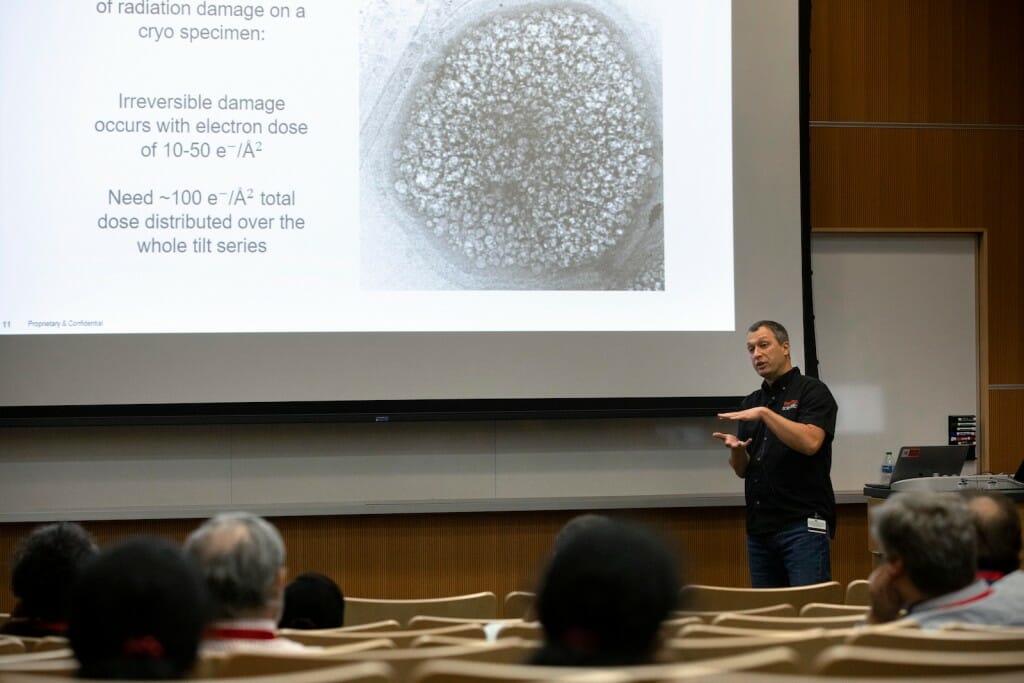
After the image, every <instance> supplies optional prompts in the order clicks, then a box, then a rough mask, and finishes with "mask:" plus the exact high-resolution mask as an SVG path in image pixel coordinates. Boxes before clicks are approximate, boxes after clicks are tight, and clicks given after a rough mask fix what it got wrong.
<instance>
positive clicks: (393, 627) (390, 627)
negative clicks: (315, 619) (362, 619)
mask: <svg viewBox="0 0 1024 683" xmlns="http://www.w3.org/2000/svg"><path fill="white" fill-rule="evenodd" d="M312 630H324V631H344V632H355V631H358V632H360V633H366V632H370V631H374V632H376V631H401V630H402V625H401V624H400V623H398V622H397V621H395V620H394V619H383V620H381V621H371V622H368V623H366V624H356V625H355V626H340V627H338V628H332V629H312Z"/></svg>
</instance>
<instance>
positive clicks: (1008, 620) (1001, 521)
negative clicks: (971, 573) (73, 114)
mask: <svg viewBox="0 0 1024 683" xmlns="http://www.w3.org/2000/svg"><path fill="white" fill-rule="evenodd" d="M964 493H965V494H966V496H967V505H968V506H969V507H970V510H971V516H972V518H973V519H974V528H975V530H976V532H977V534H978V574H979V576H981V577H982V578H984V579H985V580H986V581H989V582H990V583H991V585H992V590H993V591H994V592H995V597H994V600H993V603H992V604H991V605H990V604H989V603H988V602H985V603H984V604H981V605H979V606H978V607H979V609H982V608H984V609H985V610H986V611H989V610H990V609H992V608H995V607H997V608H998V609H997V610H995V611H996V615H995V617H993V618H992V619H991V621H993V622H996V623H1000V624H1002V625H1004V626H1024V570H1021V568H1020V554H1021V521H1020V511H1019V510H1018V509H1017V506H1016V504H1014V502H1013V501H1012V500H1010V497H1009V496H1007V495H1006V494H1003V493H1000V492H999V491H985V490H978V489H972V490H969V491H965V492H964Z"/></svg>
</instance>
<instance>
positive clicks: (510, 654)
mask: <svg viewBox="0 0 1024 683" xmlns="http://www.w3.org/2000/svg"><path fill="white" fill-rule="evenodd" d="M536 649H537V644H536V643H533V642H529V641H525V640H520V639H518V638H504V639H500V640H496V641H494V642H490V643H488V642H477V643H472V644H468V645H446V646H438V647H417V648H407V649H396V650H373V651H370V652H365V653H357V654H351V655H329V656H328V658H329V659H330V660H332V661H374V662H383V663H385V664H387V665H389V666H390V667H391V668H392V669H393V670H394V672H395V678H396V680H397V681H406V680H408V677H409V675H410V673H411V672H412V671H413V670H414V669H415V668H416V667H417V666H419V665H420V664H423V663H424V662H428V661H433V660H439V659H445V660H465V661H475V662H497V663H501V664H511V663H519V662H524V661H526V660H527V659H528V658H529V656H530V654H531V653H532V652H533V651H534V650H536Z"/></svg>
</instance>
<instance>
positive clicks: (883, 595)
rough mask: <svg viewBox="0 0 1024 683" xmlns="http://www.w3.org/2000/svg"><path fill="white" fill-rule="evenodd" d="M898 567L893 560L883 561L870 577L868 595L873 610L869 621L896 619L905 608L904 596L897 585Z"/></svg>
mask: <svg viewBox="0 0 1024 683" xmlns="http://www.w3.org/2000/svg"><path fill="white" fill-rule="evenodd" d="M897 575H898V567H897V566H896V565H895V564H894V563H892V562H882V564H880V565H878V566H877V567H875V570H874V571H872V572H871V576H869V577H868V595H869V596H870V598H871V611H870V612H868V623H872V624H884V623H887V622H890V621H895V620H896V619H898V618H899V616H900V611H901V610H902V609H903V598H902V597H901V596H900V592H899V590H898V588H897V586H896V578H897Z"/></svg>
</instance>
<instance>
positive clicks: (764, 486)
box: [713, 320, 838, 588]
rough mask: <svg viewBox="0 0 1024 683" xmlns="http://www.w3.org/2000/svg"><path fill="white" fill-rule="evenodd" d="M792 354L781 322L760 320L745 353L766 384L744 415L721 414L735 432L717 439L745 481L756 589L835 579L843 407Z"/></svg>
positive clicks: (745, 406)
mask: <svg viewBox="0 0 1024 683" xmlns="http://www.w3.org/2000/svg"><path fill="white" fill-rule="evenodd" d="M789 348H790V347H789V333H788V332H787V331H786V328H785V327H783V326H782V325H780V324H779V323H777V322H774V321H771V320H760V321H758V322H756V323H754V324H753V325H751V326H750V327H749V328H748V330H747V353H748V354H750V362H751V364H752V365H753V366H754V370H755V372H757V374H758V375H760V376H761V377H762V378H763V380H764V381H763V382H762V384H761V388H760V389H758V390H757V391H755V392H754V393H752V394H750V395H749V396H747V397H746V398H745V399H744V400H743V404H742V405H741V407H740V410H739V411H737V412H732V413H721V414H719V416H718V417H719V419H722V420H729V421H732V422H738V423H739V427H738V434H736V435H733V434H725V433H722V432H715V433H714V434H713V436H714V437H715V438H717V439H721V440H722V442H723V443H724V444H725V446H726V448H728V449H729V451H730V452H729V464H730V465H731V466H732V468H733V471H735V472H736V475H737V476H739V477H740V478H742V479H744V480H745V482H744V490H745V493H746V501H747V555H748V557H749V561H750V583H751V585H752V586H754V587H755V588H772V587H785V586H802V585H807V584H813V583H821V582H823V581H830V580H831V579H832V567H831V560H830V556H829V539H830V538H831V537H832V536H834V535H835V495H834V493H833V491H832V480H831V478H830V472H831V469H832V439H833V437H834V436H835V427H836V414H837V412H838V406H837V405H836V402H835V399H834V398H832V393H831V392H830V391H829V390H828V387H826V386H825V384H824V383H822V382H820V381H819V380H817V379H814V378H813V377H806V376H804V375H803V374H801V373H800V368H797V367H794V366H793V363H792V361H791V359H790V352H789Z"/></svg>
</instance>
